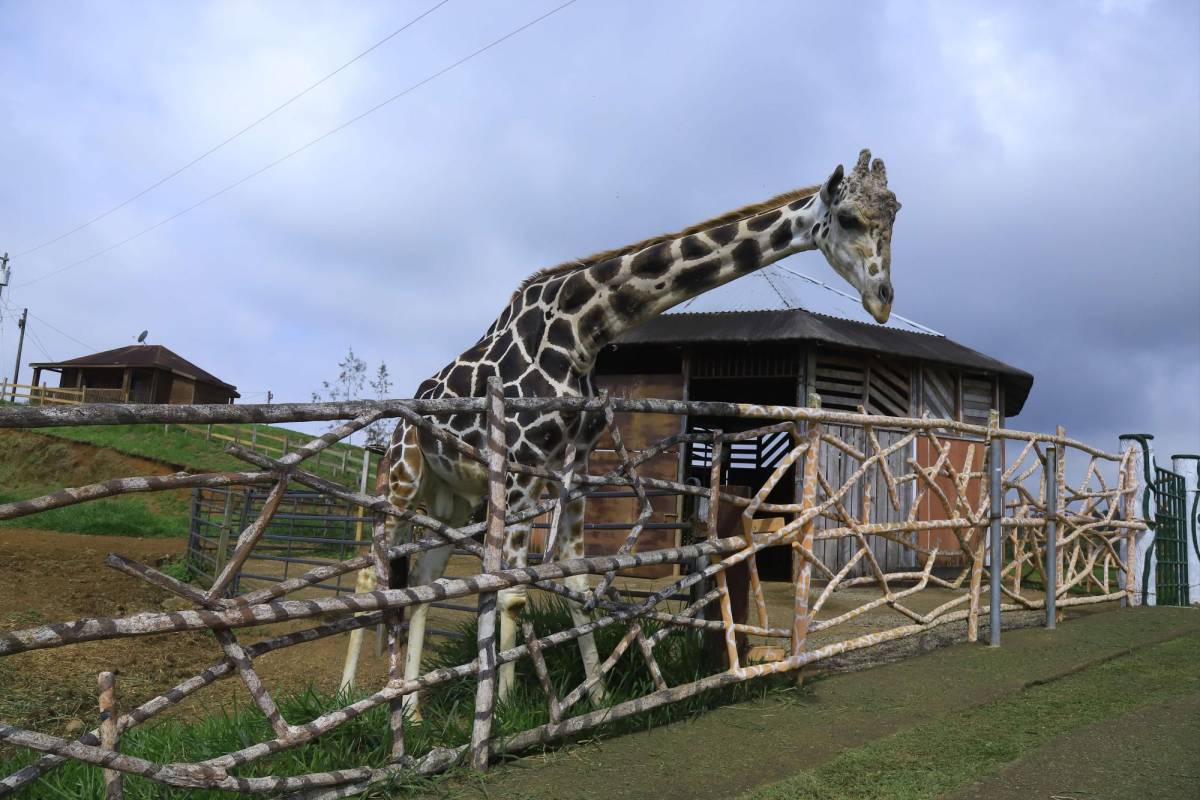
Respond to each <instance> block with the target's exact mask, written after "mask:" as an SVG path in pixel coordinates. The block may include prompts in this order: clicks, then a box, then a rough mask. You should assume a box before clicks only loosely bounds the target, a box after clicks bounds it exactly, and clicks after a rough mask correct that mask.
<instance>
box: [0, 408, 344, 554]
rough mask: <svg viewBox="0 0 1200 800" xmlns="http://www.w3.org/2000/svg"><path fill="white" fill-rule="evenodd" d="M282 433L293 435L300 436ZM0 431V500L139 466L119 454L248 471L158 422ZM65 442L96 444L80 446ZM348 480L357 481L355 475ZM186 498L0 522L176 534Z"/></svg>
mask: <svg viewBox="0 0 1200 800" xmlns="http://www.w3.org/2000/svg"><path fill="white" fill-rule="evenodd" d="M262 427H263V428H266V427H267V426H262ZM271 430H275V431H277V432H278V431H282V430H283V429H271ZM289 433H290V434H291V435H292V436H293V437H295V438H296V440H297V441H300V440H301V439H303V438H304V435H303V434H297V433H296V432H294V431H291V432H289ZM0 437H2V439H0V503H5V502H12V501H14V500H21V499H26V498H30V497H37V496H39V495H43V494H49V493H51V492H54V491H57V490H59V489H61V488H63V487H64V486H80V485H84V484H88V483H93V482H97V481H103V480H107V479H110V478H115V477H121V476H126V475H130V474H137V473H144V472H145V471H146V469H145V467H144V466H138V465H136V464H130V463H129V459H128V458H126V456H133V457H136V458H144V459H148V460H153V461H156V462H160V463H162V464H166V465H169V466H170V467H173V468H177V469H178V468H183V469H188V470H191V471H199V472H205V471H228V470H246V469H254V467H250V466H248V465H247V464H245V463H244V462H242V461H240V460H238V459H236V458H234V457H232V456H229V455H227V454H225V453H224V452H223V450H222V446H223V445H222V443H221V442H219V441H216V440H213V441H211V442H210V441H206V440H205V439H204V438H203V437H201V436H197V435H195V434H191V435H189V434H187V433H184V432H183V431H182V430H179V429H177V428H173V429H171V430H170V431H169V432H164V430H163V427H162V426H161V425H102V426H78V427H66V428H48V429H39V430H37V431H30V432H25V431H7V432H0ZM48 437H49V438H48ZM73 442H75V443H81V444H86V445H90V446H91V447H92V448H96V449H94V450H92V449H90V448H83V449H81V448H79V447H75V446H74V445H73V444H71V443H73ZM359 452H361V451H359ZM351 463H354V462H353V460H352V461H351ZM330 468H331V467H330V465H329V462H326V463H325V464H324V465H322V469H321V470H320V472H321V474H325V475H326V476H327V477H333V478H334V479H335V480H342V481H346V480H347V479H348V478H349V477H352V476H349V475H347V476H340V475H337V476H335V475H332V474H331V473H330ZM351 482H352V483H355V484H357V478H354V480H353V481H351ZM296 488H301V487H299V486H297V487H296ZM189 496H190V494H189V492H187V491H186V490H183V491H170V492H155V493H149V494H136V495H124V496H121V497H115V498H108V499H103V500H93V501H89V502H87V503H82V504H79V505H74V506H68V507H65V508H61V509H55V510H53V511H45V512H41V513H38V514H33V515H30V516H27V517H20V518H18V519H15V520H8V521H4V522H0V527H5V526H7V527H25V528H39V529H43V530H53V531H66V532H70V533H83V534H102V535H111V536H147V537H163V536H183V535H185V534H186V533H187V530H188V507H189Z"/></svg>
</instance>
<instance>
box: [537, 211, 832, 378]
mask: <svg viewBox="0 0 1200 800" xmlns="http://www.w3.org/2000/svg"><path fill="white" fill-rule="evenodd" d="M822 226H824V227H822ZM827 231H828V209H827V208H826V207H825V204H824V203H822V201H821V198H820V196H819V194H813V195H812V196H810V197H805V198H802V199H800V200H796V201H793V202H791V203H788V204H786V205H782V206H780V207H778V208H774V209H769V210H766V211H763V212H761V213H758V214H755V215H753V216H748V217H745V218H743V219H739V220H735V221H732V222H727V223H724V224H721V225H718V226H716V227H713V228H710V229H707V230H703V231H700V232H695V233H690V234H687V235H683V236H679V237H677V238H672V239H666V240H664V241H660V242H657V243H655V244H652V245H650V246H648V247H646V248H644V249H642V250H638V251H635V252H630V253H626V254H624V255H620V256H616V257H613V258H610V259H607V260H604V261H600V262H598V263H596V264H593V265H590V266H588V267H586V268H584V269H581V270H579V271H578V272H575V273H573V274H572V275H570V276H569V277H568V278H566V279H565V280H564V281H563V283H562V288H561V290H560V291H559V292H558V297H557V301H556V305H557V307H558V311H559V312H560V313H562V314H564V315H565V316H566V317H567V318H569V319H571V320H572V321H573V323H574V332H575V336H574V343H573V346H572V348H571V353H570V360H571V362H572V366H573V367H574V368H575V370H576V371H577V372H579V374H581V375H582V374H587V373H588V372H590V370H591V368H592V366H593V365H594V364H595V361H596V356H597V355H599V353H600V351H601V350H602V349H603V348H604V347H605V346H606V345H608V344H609V343H611V342H612V341H613V340H614V339H616V338H617V337H618V336H620V335H621V334H622V333H624V332H625V331H627V330H630V329H631V328H634V327H636V326H637V325H640V324H641V323H643V322H645V321H646V320H648V319H651V318H653V317H656V316H658V315H659V314H661V313H662V312H664V311H666V310H667V309H669V308H671V307H672V306H675V305H678V304H679V303H682V302H684V301H686V300H690V299H691V298H693V297H696V296H697V295H700V294H702V293H704V292H707V291H709V290H710V289H714V288H716V287H718V286H721V285H723V284H726V283H729V282H730V281H732V280H735V279H737V278H740V277H742V276H743V275H746V274H749V273H751V272H754V271H755V270H758V269H762V268H763V267H765V266H767V265H768V264H772V263H774V262H775V261H778V260H779V259H781V258H784V257H786V256H790V255H792V254H793V253H799V252H803V251H805V250H812V249H815V248H816V246H817V242H818V241H819V240H820V238H821V237H822V236H823V235H825V233H827Z"/></svg>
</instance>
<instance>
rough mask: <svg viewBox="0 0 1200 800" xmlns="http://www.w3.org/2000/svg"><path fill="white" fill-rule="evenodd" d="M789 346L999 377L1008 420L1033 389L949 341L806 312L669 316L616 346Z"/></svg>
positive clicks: (1026, 376)
mask: <svg viewBox="0 0 1200 800" xmlns="http://www.w3.org/2000/svg"><path fill="white" fill-rule="evenodd" d="M788 341H804V342H816V343H817V344H825V345H831V346H836V347H847V348H853V349H856V350H864V351H868V352H872V353H880V354H885V355H892V356H900V357H903V358H912V359H919V360H922V361H931V362H937V363H943V364H951V365H954V366H957V367H963V368H966V369H970V370H979V371H981V372H994V373H996V374H998V375H999V376H1000V378H1001V380H1002V381H1003V383H1004V387H1005V399H1006V402H1005V414H1006V416H1013V415H1015V414H1017V413H1019V412H1020V410H1021V407H1022V406H1023V405H1024V404H1025V399H1026V397H1028V395H1029V390H1030V388H1031V387H1032V386H1033V375H1031V374H1030V373H1028V372H1026V371H1024V370H1022V369H1018V368H1017V367H1013V366H1010V365H1008V364H1005V363H1004V362H1003V361H999V360H997V359H994V358H992V357H991V356H988V355H984V354H983V353H980V352H979V351H977V350H972V349H971V348H969V347H966V346H965V345H961V344H959V343H958V342H955V341H953V340H952V339H948V338H946V337H945V336H935V335H932V334H927V333H918V332H916V331H907V330H897V329H895V328H890V327H886V326H882V325H875V324H873V323H871V324H869V323H863V322H855V321H854V320H848V319H841V318H839V317H832V316H828V315H825V314H816V313H813V312H811V311H805V310H804V309H801V308H794V309H786V310H761V311H713V312H702V313H674V314H664V315H662V316H659V317H655V318H654V319H651V320H649V321H647V322H645V323H643V324H641V325H639V326H638V327H636V328H634V329H633V330H630V331H627V332H626V333H624V334H622V335H621V336H619V337H618V338H617V340H616V342H615V344H616V345H617V346H618V347H628V346H642V345H684V344H705V343H712V344H717V343H742V344H749V343H752V342H788Z"/></svg>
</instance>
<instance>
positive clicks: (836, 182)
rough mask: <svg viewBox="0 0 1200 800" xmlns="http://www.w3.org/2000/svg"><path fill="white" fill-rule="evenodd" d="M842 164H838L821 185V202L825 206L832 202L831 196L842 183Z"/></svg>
mask: <svg viewBox="0 0 1200 800" xmlns="http://www.w3.org/2000/svg"><path fill="white" fill-rule="evenodd" d="M842 173H843V170H842V165H841V164H838V165H837V169H835V170H834V171H833V174H832V175H830V176H829V179H828V180H827V181H825V183H824V184H823V185H822V186H821V202H822V203H824V204H825V205H826V207H828V206H830V205H832V204H833V196H834V195H835V194H836V193H837V190H838V187H839V186H841V185H842Z"/></svg>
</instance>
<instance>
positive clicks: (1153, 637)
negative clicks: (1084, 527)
mask: <svg viewBox="0 0 1200 800" xmlns="http://www.w3.org/2000/svg"><path fill="white" fill-rule="evenodd" d="M1197 634H1200V614H1197V613H1196V612H1195V611H1193V610H1190V609H1136V610H1132V611H1116V612H1110V613H1104V614H1094V615H1089V616H1086V617H1082V618H1078V619H1069V620H1067V621H1066V622H1065V623H1064V624H1063V625H1062V626H1061V627H1060V628H1059V629H1058V630H1057V631H1056V632H1053V633H1051V632H1048V631H1045V630H1039V629H1027V630H1021V631H1012V632H1009V633H1006V634H1005V638H1004V644H1003V647H1001V648H1000V649H998V650H995V649H991V648H987V647H984V646H970V645H959V646H955V647H952V648H948V649H944V650H939V651H936V652H933V653H929V654H927V655H924V656H920V657H916V658H912V659H909V660H906V661H903V662H900V663H896V664H892V665H889V666H885V667H879V668H877V669H873V670H868V671H864V672H856V673H851V674H846V675H838V676H834V677H830V678H827V679H824V680H820V681H817V682H814V683H812V684H811V686H810V688H809V689H807V690H803V691H796V692H787V693H782V694H773V695H770V696H768V697H767V698H766V699H764V700H762V701H759V702H754V703H744V704H739V705H736V706H730V707H726V708H722V709H718V710H716V711H713V712H710V713H708V714H706V715H704V716H702V717H700V718H697V719H694V720H691V721H688V722H684V723H680V724H677V725H673V726H669V727H666V728H660V729H656V730H652V731H647V732H644V733H639V734H632V735H627V736H623V737H620V738H616V739H612V740H600V741H594V742H591V743H587V744H581V745H576V746H573V747H570V748H567V749H564V750H560V751H557V752H552V753H547V754H545V755H539V756H531V757H526V758H524V759H520V760H518V761H515V762H513V763H512V764H510V765H509V766H506V767H503V768H500V769H497V770H496V771H495V772H494V773H492V774H490V775H489V776H487V777H486V778H485V779H483V780H482V781H474V782H471V783H466V782H463V783H459V784H456V785H452V786H450V787H448V788H444V789H443V790H441V791H440V792H439V793H438V794H436V795H432V796H438V797H446V798H476V797H480V798H481V797H506V798H519V799H520V800H534V799H535V798H538V799H540V798H564V797H569V798H580V800H588V799H589V798H595V799H596V800H600V799H601V798H604V800H635V799H639V800H640V799H642V798H645V800H694V799H696V800H698V799H701V798H714V799H715V798H727V797H736V796H738V795H740V794H742V793H744V792H747V791H749V790H751V789H754V788H756V787H759V786H762V785H765V784H769V783H772V782H775V781H778V780H781V779H783V778H786V777H788V776H791V775H794V774H796V773H797V772H799V771H802V770H805V769H809V768H812V767H815V766H818V765H820V764H823V763H825V762H828V761H829V760H831V759H832V758H833V757H835V756H837V755H838V754H840V753H842V752H843V751H845V750H846V749H848V748H852V747H857V746H861V745H863V744H864V743H867V742H871V741H875V740H879V739H882V738H883V737H885V736H888V735H889V734H892V733H895V732H897V731H900V730H903V729H906V728H910V727H912V726H914V725H917V724H920V723H923V722H930V721H935V720H938V719H941V718H946V717H947V716H948V715H953V714H955V713H956V712H958V711H961V710H962V709H965V708H969V707H973V706H978V705H981V704H984V703H988V702H991V701H995V700H997V699H1000V698H1003V697H1005V696H1008V695H1012V694H1015V693H1019V692H1020V691H1021V690H1022V688H1023V687H1025V686H1026V685H1028V684H1031V683H1035V682H1039V681H1046V680H1053V679H1055V678H1056V677H1058V676H1060V675H1063V674H1065V673H1068V672H1071V671H1072V670H1077V669H1080V668H1086V667H1087V665H1089V664H1093V663H1099V662H1102V661H1103V660H1104V659H1107V658H1113V657H1119V656H1120V655H1121V654H1122V653H1126V652H1128V650H1129V648H1130V647H1138V646H1142V645H1147V644H1148V643H1153V642H1156V641H1160V640H1165V639H1169V638H1172V637H1178V636H1183V635H1197ZM981 796H986V795H981ZM1135 796H1136V795H1135ZM1029 797H1037V795H1032V796H1029Z"/></svg>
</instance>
